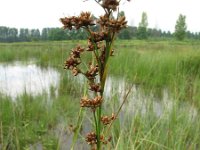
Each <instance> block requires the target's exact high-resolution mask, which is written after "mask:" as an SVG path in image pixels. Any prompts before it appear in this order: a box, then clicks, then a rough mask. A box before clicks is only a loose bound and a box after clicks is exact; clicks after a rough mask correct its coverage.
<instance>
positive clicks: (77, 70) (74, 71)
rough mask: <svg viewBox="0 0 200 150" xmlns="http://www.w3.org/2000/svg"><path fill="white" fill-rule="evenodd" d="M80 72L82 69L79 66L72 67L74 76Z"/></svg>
mask: <svg viewBox="0 0 200 150" xmlns="http://www.w3.org/2000/svg"><path fill="white" fill-rule="evenodd" d="M79 73H81V71H80V69H79V68H77V67H74V68H73V69H72V74H73V75H74V76H77V75H78V74H79Z"/></svg>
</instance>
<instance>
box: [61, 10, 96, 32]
mask: <svg viewBox="0 0 200 150" xmlns="http://www.w3.org/2000/svg"><path fill="white" fill-rule="evenodd" d="M60 21H61V23H62V24H63V25H64V26H63V28H64V29H69V30H71V29H72V28H73V27H75V28H76V29H79V28H81V27H88V26H93V25H95V23H94V20H93V18H92V16H91V13H90V12H82V13H81V14H80V16H78V17H75V16H72V17H65V18H60Z"/></svg>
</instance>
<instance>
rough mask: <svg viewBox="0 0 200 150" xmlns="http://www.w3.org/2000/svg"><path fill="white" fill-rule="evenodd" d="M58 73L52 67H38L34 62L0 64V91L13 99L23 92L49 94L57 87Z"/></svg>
mask: <svg viewBox="0 0 200 150" xmlns="http://www.w3.org/2000/svg"><path fill="white" fill-rule="evenodd" d="M59 80H60V74H59V73H58V72H57V71H56V70H54V69H52V68H40V67H38V66H37V65H36V64H34V63H31V62H29V63H26V64H24V63H22V62H14V63H12V64H0V92H2V93H3V94H6V95H7V96H10V97H11V98H12V99H15V98H16V97H17V96H20V95H22V94H23V93H24V92H26V93H28V94H31V95H39V94H42V93H44V92H45V93H47V95H49V94H50V88H51V87H55V88H56V87H58V85H59Z"/></svg>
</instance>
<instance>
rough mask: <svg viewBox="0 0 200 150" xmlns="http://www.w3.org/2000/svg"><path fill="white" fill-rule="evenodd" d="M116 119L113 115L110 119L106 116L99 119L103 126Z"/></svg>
mask: <svg viewBox="0 0 200 150" xmlns="http://www.w3.org/2000/svg"><path fill="white" fill-rule="evenodd" d="M115 119H116V116H115V115H114V114H112V116H111V117H108V116H103V117H101V121H102V123H103V124H104V125H108V124H110V123H111V121H113V120H115Z"/></svg>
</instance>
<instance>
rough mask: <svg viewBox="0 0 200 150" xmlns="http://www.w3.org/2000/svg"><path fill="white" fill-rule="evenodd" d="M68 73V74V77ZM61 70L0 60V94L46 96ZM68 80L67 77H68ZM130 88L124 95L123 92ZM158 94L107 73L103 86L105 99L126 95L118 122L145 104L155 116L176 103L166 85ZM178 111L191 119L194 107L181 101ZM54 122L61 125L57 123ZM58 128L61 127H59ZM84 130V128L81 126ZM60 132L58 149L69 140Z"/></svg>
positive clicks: (55, 85) (144, 108) (144, 109)
mask: <svg viewBox="0 0 200 150" xmlns="http://www.w3.org/2000/svg"><path fill="white" fill-rule="evenodd" d="M71 77H72V76H70V75H68V78H71ZM60 78H61V74H60V73H59V72H58V71H57V70H55V69H53V68H51V67H47V68H41V67H39V66H37V65H36V64H34V63H33V62H29V63H22V62H14V63H9V64H4V63H1V64H0V92H1V93H2V94H4V95H7V96H10V97H11V98H12V99H13V100H15V99H16V98H17V97H18V96H20V95H22V94H23V93H24V92H26V93H28V94H30V95H33V96H36V95H39V94H44V93H45V94H47V95H48V98H49V99H51V98H50V92H51V88H53V89H55V93H56V94H58V88H59V84H60ZM69 80H70V79H69ZM75 82H79V83H80V84H82V83H83V82H84V80H83V78H82V77H81V76H79V77H77V78H76V80H75ZM128 92H130V93H129V94H128V96H127V93H128ZM159 95H161V96H155V94H153V93H152V92H151V91H149V93H148V94H145V92H143V90H142V89H141V88H140V87H139V86H138V85H134V84H132V83H130V82H127V81H126V80H125V79H124V78H116V77H111V76H110V77H108V79H107V82H106V88H105V97H106V99H107V102H109V101H110V100H117V101H118V102H119V104H120V103H122V102H123V100H124V97H126V96H127V102H126V103H125V106H124V107H123V108H122V113H120V116H119V119H120V122H123V118H124V117H123V115H124V114H127V113H128V114H129V115H131V116H134V115H136V114H137V113H142V114H146V112H147V110H149V107H151V108H152V110H153V112H154V114H155V115H156V116H157V117H159V116H161V115H162V114H164V113H165V112H170V111H171V110H172V109H173V106H174V105H173V104H174V103H176V101H175V100H173V98H172V96H170V94H169V92H168V90H167V89H163V90H162V91H161V93H160V94H159ZM180 109H182V111H188V112H189V113H188V115H189V117H190V118H191V119H194V118H195V116H196V115H197V110H196V109H195V107H194V106H192V105H190V104H188V103H183V104H182V107H181V108H180ZM58 126H62V124H59V125H58ZM59 129H62V127H59ZM85 130H88V129H87V128H85ZM57 132H58V134H59V135H62V136H61V141H62V142H63V144H62V143H61V147H63V148H61V149H66V142H67V143H68V144H67V145H69V143H71V141H70V139H72V138H69V136H70V135H66V134H65V133H64V132H63V133H62V130H58V131H57ZM67 136H68V138H66V137H67ZM36 147H38V148H37V149H40V143H39V144H36Z"/></svg>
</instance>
